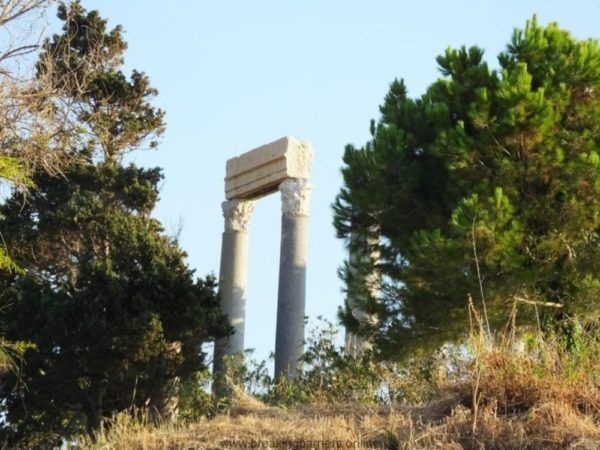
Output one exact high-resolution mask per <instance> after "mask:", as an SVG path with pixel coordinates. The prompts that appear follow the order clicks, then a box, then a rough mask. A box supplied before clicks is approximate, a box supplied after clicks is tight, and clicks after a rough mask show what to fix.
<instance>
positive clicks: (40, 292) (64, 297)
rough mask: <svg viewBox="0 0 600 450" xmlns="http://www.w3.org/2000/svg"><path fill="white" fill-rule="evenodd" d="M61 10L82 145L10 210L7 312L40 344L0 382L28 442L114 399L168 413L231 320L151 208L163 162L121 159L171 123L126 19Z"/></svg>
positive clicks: (96, 422) (94, 419)
mask: <svg viewBox="0 0 600 450" xmlns="http://www.w3.org/2000/svg"><path fill="white" fill-rule="evenodd" d="M59 18H60V19H61V20H62V21H63V22H64V26H63V31H62V33H61V34H58V35H55V36H54V37H53V38H52V39H51V40H49V41H48V42H47V43H46V44H45V52H46V53H47V54H48V55H51V56H52V58H53V59H54V64H53V66H52V70H53V71H54V72H53V75H52V76H53V77H54V79H55V80H56V83H57V84H60V86H61V91H62V92H66V93H67V95H69V98H68V100H69V101H70V102H72V104H73V111H74V112H75V113H76V114H77V120H78V121H79V123H80V129H79V133H81V135H82V136H84V138H85V139H83V141H84V142H85V145H83V146H81V147H75V146H74V147H73V148H70V152H71V153H72V156H73V158H72V159H71V164H70V166H69V167H68V169H67V170H65V176H64V177H53V176H49V175H48V174H47V173H45V172H43V171H42V172H38V173H36V174H34V176H33V178H32V179H33V181H34V182H35V185H36V189H35V190H34V191H32V192H31V194H30V196H29V197H28V198H27V201H26V202H24V203H23V202H22V201H21V198H20V197H18V196H15V197H13V198H11V199H9V200H8V201H7V202H6V204H5V205H3V207H2V210H1V214H2V215H3V216H4V217H5V219H4V220H3V221H2V222H1V223H0V226H1V228H2V230H1V231H2V233H3V235H4V236H7V237H8V239H7V242H6V245H7V248H8V249H9V251H10V253H11V255H14V258H15V260H16V261H17V263H18V264H19V266H20V267H21V268H22V269H23V270H22V272H18V273H12V274H9V273H4V274H3V276H2V279H1V283H2V284H3V286H2V292H3V293H4V295H5V296H7V297H8V299H9V300H10V302H11V308H10V309H9V310H7V311H5V312H4V314H3V317H2V319H3V321H4V326H5V329H6V330H7V336H8V337H9V338H10V339H13V340H27V341H30V342H32V343H33V344H34V345H35V348H32V349H29V350H28V351H27V352H26V353H25V356H24V358H25V359H24V367H23V369H22V371H21V373H20V379H19V380H17V379H12V380H8V379H5V380H4V383H3V386H2V402H3V405H5V406H6V421H5V422H4V423H3V425H2V430H1V431H2V434H3V435H4V438H5V439H6V440H7V441H8V442H12V443H13V444H16V443H19V444H20V445H22V446H27V445H34V444H33V443H36V444H35V445H38V444H37V442H43V443H44V445H59V444H60V441H61V439H64V438H65V437H68V436H70V435H72V434H74V433H78V432H80V431H81V430H82V429H86V430H87V431H88V433H92V432H93V431H94V430H96V429H97V428H98V427H99V426H100V424H101V423H102V420H103V419H104V418H105V417H107V416H109V415H110V414H113V413H115V412H117V411H123V410H128V409H131V408H147V409H149V410H151V411H158V412H159V413H166V412H167V408H168V406H169V402H170V399H171V398H172V397H173V395H175V394H176V393H177V386H178V382H185V381H186V380H189V379H194V377H195V376H196V374H197V373H198V372H199V371H201V370H204V369H205V368H206V361H205V354H204V353H203V352H202V349H201V346H202V344H203V343H205V342H207V341H210V340H213V339H214V338H215V337H219V336H224V335H226V333H227V332H229V327H228V326H227V325H226V321H225V319H224V317H223V316H222V314H221V312H220V309H219V303H218V298H217V296H216V293H215V281H214V279H213V278H212V277H207V278H205V279H200V280H197V279H195V277H194V272H193V271H192V270H190V269H189V268H188V267H187V265H186V263H185V257H186V255H185V253H184V252H183V251H182V250H181V249H180V248H179V246H178V243H177V240H176V239H174V238H171V237H169V236H167V235H165V233H164V230H163V228H162V226H161V224H160V223H159V222H158V221H157V220H156V219H154V218H152V217H151V213H152V210H153V208H154V206H155V204H156V202H157V200H158V184H159V182H160V181H161V179H162V174H161V171H160V169H158V168H151V169H145V168H139V167H136V166H135V165H133V164H130V165H123V163H122V160H123V157H124V155H125V154H126V153H127V152H130V151H132V150H135V149H137V148H141V147H143V146H144V145H150V146H155V145H156V144H155V143H156V139H157V138H158V137H159V136H160V134H161V133H162V131H163V128H164V122H163V112H162V111H161V110H158V109H156V108H155V107H153V106H152V105H151V103H150V100H151V99H152V98H153V97H154V96H155V95H156V93H157V92H156V90H155V89H153V88H152V87H151V86H150V83H149V80H148V78H147V77H146V76H145V75H144V74H142V73H140V72H136V71H134V72H133V73H132V75H131V77H129V78H127V77H126V76H125V75H124V74H123V73H122V71H121V70H120V67H121V65H122V63H123V57H122V55H123V52H124V50H125V48H126V44H125V42H124V41H123V38H122V30H121V28H120V27H116V28H114V29H112V30H109V29H108V28H107V23H106V21H105V20H103V19H102V18H101V17H100V16H99V14H98V13H97V12H96V11H92V12H89V13H88V12H86V11H85V10H84V9H83V7H82V6H81V5H80V4H79V3H77V2H76V3H73V4H71V5H70V6H68V7H67V6H61V7H60V8H59ZM41 61H42V62H41V63H40V64H39V65H38V71H39V73H40V75H44V74H45V70H47V66H46V64H45V63H44V61H45V59H44V58H43V57H42V59H41ZM82 86H87V87H86V88H85V89H81V87H82ZM78 141H81V139H78ZM36 439H37V441H36Z"/></svg>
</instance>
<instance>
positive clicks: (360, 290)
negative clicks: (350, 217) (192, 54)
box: [345, 227, 381, 356]
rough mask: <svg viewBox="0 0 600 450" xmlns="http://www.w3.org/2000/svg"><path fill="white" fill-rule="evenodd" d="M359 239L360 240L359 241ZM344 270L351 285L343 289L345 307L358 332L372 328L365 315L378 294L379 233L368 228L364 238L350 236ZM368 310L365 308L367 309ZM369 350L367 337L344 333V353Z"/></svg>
mask: <svg viewBox="0 0 600 450" xmlns="http://www.w3.org/2000/svg"><path fill="white" fill-rule="evenodd" d="M361 238H362V239H361ZM349 250H350V254H349V259H348V269H349V270H350V273H349V276H350V277H351V282H349V284H348V286H347V297H346V305H347V306H348V308H349V309H350V312H351V314H352V316H353V317H354V319H355V320H356V321H357V322H358V326H359V329H362V331H363V332H364V331H365V328H366V329H368V328H370V327H374V326H376V325H377V323H378V321H379V319H378V317H377V315H376V314H372V313H369V312H367V311H365V307H366V306H367V305H368V304H369V303H371V302H377V300H378V297H379V291H380V283H381V280H380V274H379V271H378V270H377V267H376V265H377V263H378V261H379V256H380V255H379V230H378V229H377V227H371V228H370V229H369V230H368V231H367V234H366V235H363V236H361V237H360V238H359V236H357V235H356V234H352V235H351V236H350V243H349ZM367 309H369V308H367ZM371 348H372V343H371V342H370V341H369V339H368V337H365V336H364V335H359V334H356V333H353V332H352V331H350V330H348V329H346V336H345V350H346V352H347V353H349V354H351V355H354V356H358V355H361V354H363V353H364V352H365V351H367V350H370V349H371Z"/></svg>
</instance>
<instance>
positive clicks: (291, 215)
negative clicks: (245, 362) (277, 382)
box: [275, 178, 312, 378]
mask: <svg viewBox="0 0 600 450" xmlns="http://www.w3.org/2000/svg"><path fill="white" fill-rule="evenodd" d="M279 190H280V191H281V200H282V217H281V255H280V260H279V292H278V296H277V330H276V336H275V378H278V377H280V376H282V375H284V376H287V377H289V378H294V377H295V375H296V371H297V368H298V360H299V359H300V357H301V356H302V352H303V350H304V309H305V302H306V243H307V231H308V215H309V214H308V210H309V203H310V191H311V190H312V186H310V185H308V184H307V182H306V180H303V179H293V178H290V179H288V180H285V181H283V182H282V183H281V184H280V185H279Z"/></svg>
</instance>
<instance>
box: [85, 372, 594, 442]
mask: <svg viewBox="0 0 600 450" xmlns="http://www.w3.org/2000/svg"><path fill="white" fill-rule="evenodd" d="M489 378H490V379H488V377H483V378H482V379H481V380H480V381H481V383H480V392H482V396H481V399H480V405H479V408H478V409H477V412H476V417H475V413H474V412H473V411H474V409H473V408H472V405H466V406H465V405H463V403H465V402H464V400H465V397H464V391H463V389H464V386H461V387H460V388H459V389H457V390H456V391H455V392H450V391H448V392H446V394H445V395H446V396H447V397H446V398H443V399H439V400H436V401H434V402H431V403H430V404H428V405H425V406H421V407H394V408H389V407H387V408H386V407H379V408H374V407H365V406H359V405H349V404H346V405H323V404H316V405H307V406H304V407H298V408H295V409H293V410H288V409H284V408H280V407H273V406H267V405H264V404H262V403H260V402H259V401H257V400H256V399H254V398H250V397H246V396H238V398H237V400H236V402H235V403H234V406H233V407H232V408H231V409H230V410H228V412H227V413H226V414H222V415H218V416H216V417H214V418H212V419H203V420H201V421H199V422H196V423H191V424H179V425H177V424H162V425H149V424H148V423H145V422H144V421H135V420H133V419H132V418H131V417H130V416H128V415H120V416H118V417H117V418H116V419H115V420H114V421H113V423H112V424H111V428H110V430H109V431H104V432H101V433H99V435H98V440H97V442H96V443H95V444H92V443H91V442H90V441H83V442H82V443H81V444H82V446H83V447H87V448H96V449H157V450H158V449H220V448H242V447H243V444H242V442H245V443H246V445H247V446H248V448H250V447H251V446H252V445H253V444H254V446H255V447H254V448H326V446H327V445H329V448H337V447H338V446H341V448H369V447H378V448H403V449H429V448H444V449H482V448H485V449H494V448H498V449H559V448H573V449H575V448H579V449H597V448H600V426H599V420H598V419H599V410H598V403H597V402H598V399H599V396H598V392H597V391H596V392H595V393H593V395H592V393H591V392H588V393H587V394H586V396H584V397H583V398H582V397H580V396H578V395H574V394H573V393H572V392H570V391H569V389H567V390H566V391H562V390H560V389H552V390H550V391H545V390H544V389H545V388H546V387H547V385H546V384H543V387H542V385H527V384H518V385H515V386H504V387H503V386H502V385H501V383H500V382H501V381H502V380H503V378H502V377H499V378H497V377H496V376H492V377H489ZM491 379H493V381H492V380H491ZM504 381H508V380H507V379H506V378H504ZM488 387H489V390H488ZM520 389H523V390H522V392H520V391H519V390H520ZM590 395H592V396H590ZM496 396H497V397H496ZM503 402H504V404H503ZM507 406H510V407H509V408H507ZM517 406H518V407H517ZM475 419H476V420H475ZM474 423H475V424H476V426H475V427H474V426H473V425H474ZM228 441H229V442H232V441H236V442H235V443H234V444H233V445H231V444H229V443H228ZM277 446H279V447H277Z"/></svg>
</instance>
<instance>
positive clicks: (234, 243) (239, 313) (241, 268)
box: [213, 199, 254, 374]
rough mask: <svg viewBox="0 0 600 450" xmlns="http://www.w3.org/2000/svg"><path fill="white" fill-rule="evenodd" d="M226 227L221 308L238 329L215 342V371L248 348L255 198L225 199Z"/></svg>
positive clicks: (222, 248) (220, 284) (220, 275)
mask: <svg viewBox="0 0 600 450" xmlns="http://www.w3.org/2000/svg"><path fill="white" fill-rule="evenodd" d="M222 207H223V216H224V217H225V231H224V232H223V242H222V247H221V268H220V273H219V295H220V296H221V310H222V311H223V313H225V315H227V317H228V318H229V321H230V323H231V325H232V326H233V328H234V330H235V332H234V334H233V335H231V336H229V337H226V338H221V339H218V340H217V341H216V342H215V354H214V366H213V372H214V373H215V374H223V373H224V371H225V366H224V361H223V358H224V357H225V356H227V355H232V354H234V353H238V352H243V351H244V326H245V316H246V296H245V293H246V275H247V268H248V227H249V224H250V216H251V215H252V212H253V211H254V202H253V201H251V200H237V199H234V200H229V201H226V202H223V203H222Z"/></svg>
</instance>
